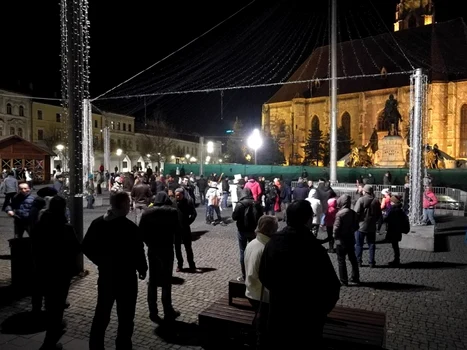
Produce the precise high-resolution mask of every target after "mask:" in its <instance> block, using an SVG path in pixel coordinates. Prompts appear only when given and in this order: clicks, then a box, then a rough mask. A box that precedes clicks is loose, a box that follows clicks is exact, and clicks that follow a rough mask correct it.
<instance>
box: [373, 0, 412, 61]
mask: <svg viewBox="0 0 467 350" xmlns="http://www.w3.org/2000/svg"><path fill="white" fill-rule="evenodd" d="M368 2H369V3H370V5H371V7H372V8H373V10H375V12H376V14H377V15H378V17H379V19H380V21H381V23H383V25H384V28H385V29H386V32H387V33H389V35H390V37H391V39H392V40H393V41H394V43H395V44H396V46H397V48H398V49H399V51H400V52H401V54H402V55H403V56H404V57H405V59H406V60H407V62H408V63H409V64H410V67H412V69H415V67H414V66H413V64H412V62H411V61H410V60H409V58H408V57H407V55H406V54H405V52H404V50H402V48H401V47H400V46H399V44H398V42H397V40H396V38H395V37H394V34H393V33H392V31H390V30H389V28H388V27H387V26H386V24H385V23H384V21H383V19H382V18H381V15H380V14H379V12H378V10H377V9H376V7H375V5H374V4H373V2H372V1H368Z"/></svg>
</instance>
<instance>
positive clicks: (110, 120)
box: [0, 90, 222, 179]
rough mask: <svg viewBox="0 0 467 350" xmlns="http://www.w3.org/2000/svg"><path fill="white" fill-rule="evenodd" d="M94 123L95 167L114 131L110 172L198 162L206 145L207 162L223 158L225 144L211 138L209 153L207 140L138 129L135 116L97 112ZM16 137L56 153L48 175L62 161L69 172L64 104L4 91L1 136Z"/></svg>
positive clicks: (0, 108) (0, 95) (0, 105)
mask: <svg viewBox="0 0 467 350" xmlns="http://www.w3.org/2000/svg"><path fill="white" fill-rule="evenodd" d="M92 125H93V128H92V130H93V147H94V156H95V157H94V159H95V164H94V169H95V170H97V169H98V168H99V167H100V165H101V164H104V129H105V128H106V127H108V128H109V134H110V152H111V156H110V169H109V171H113V170H114V169H115V167H118V169H119V171H130V170H132V169H133V167H135V166H136V167H138V168H142V169H145V168H147V167H151V168H152V169H156V167H157V168H158V169H160V168H161V166H162V167H163V164H164V163H165V162H168V163H195V162H199V161H200V160H201V159H200V157H201V153H202V152H201V147H205V149H204V157H203V158H204V161H205V162H206V157H208V156H209V157H210V159H209V158H208V159H209V161H208V162H211V163H212V162H216V163H219V162H222V145H221V142H213V144H212V146H213V147H212V149H211V150H210V153H208V152H207V151H208V150H207V145H206V144H205V145H201V144H200V143H199V142H192V141H186V140H181V139H177V138H175V137H161V136H157V135H154V134H151V133H150V132H147V133H144V132H135V118H134V117H132V116H128V115H123V114H118V113H112V112H102V113H96V112H95V111H93V113H92ZM142 131H144V130H142ZM146 131H147V130H146ZM13 135H17V136H19V137H21V138H24V139H25V140H27V141H29V142H32V143H34V144H37V145H38V146H40V147H41V148H42V149H44V150H49V151H50V154H51V155H52V154H53V156H51V157H52V159H51V160H50V162H49V161H47V162H46V163H47V164H50V165H49V167H50V173H52V171H53V169H54V168H55V167H56V166H58V165H60V166H62V167H64V168H65V169H64V170H67V169H66V168H67V164H68V155H67V150H66V138H67V120H66V116H65V115H64V113H63V107H62V106H61V105H59V104H52V103H46V102H44V101H36V100H34V99H32V98H31V97H29V96H27V95H23V94H18V93H14V92H9V91H3V90H0V138H1V137H7V136H13ZM0 158H2V157H1V154H0ZM10 158H11V157H10ZM5 159H6V158H5ZM8 159H9V158H8ZM47 172H48V171H47ZM41 178H43V179H46V178H47V177H44V176H42V177H41Z"/></svg>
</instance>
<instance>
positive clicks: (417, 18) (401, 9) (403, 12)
mask: <svg viewBox="0 0 467 350" xmlns="http://www.w3.org/2000/svg"><path fill="white" fill-rule="evenodd" d="M434 17H435V8H434V6H433V2H432V1H431V0H400V2H399V4H397V6H396V21H395V22H394V31H395V32H397V31H399V30H404V29H410V28H416V27H421V26H425V25H428V24H432V23H434Z"/></svg>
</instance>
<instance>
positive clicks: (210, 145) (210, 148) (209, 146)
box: [206, 141, 214, 153]
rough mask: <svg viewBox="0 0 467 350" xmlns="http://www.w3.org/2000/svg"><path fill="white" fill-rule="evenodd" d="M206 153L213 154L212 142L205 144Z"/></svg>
mask: <svg viewBox="0 0 467 350" xmlns="http://www.w3.org/2000/svg"><path fill="white" fill-rule="evenodd" d="M206 146H207V151H208V153H213V152H214V142H212V141H209V142H208V143H207V144H206Z"/></svg>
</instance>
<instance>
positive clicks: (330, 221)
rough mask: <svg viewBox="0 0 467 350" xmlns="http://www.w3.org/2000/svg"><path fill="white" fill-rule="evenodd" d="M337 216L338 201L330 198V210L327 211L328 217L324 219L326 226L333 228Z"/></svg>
mask: <svg viewBox="0 0 467 350" xmlns="http://www.w3.org/2000/svg"><path fill="white" fill-rule="evenodd" d="M336 214H337V199H336V198H329V199H328V210H327V211H326V216H325V217H324V225H325V226H333V225H334V220H336Z"/></svg>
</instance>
